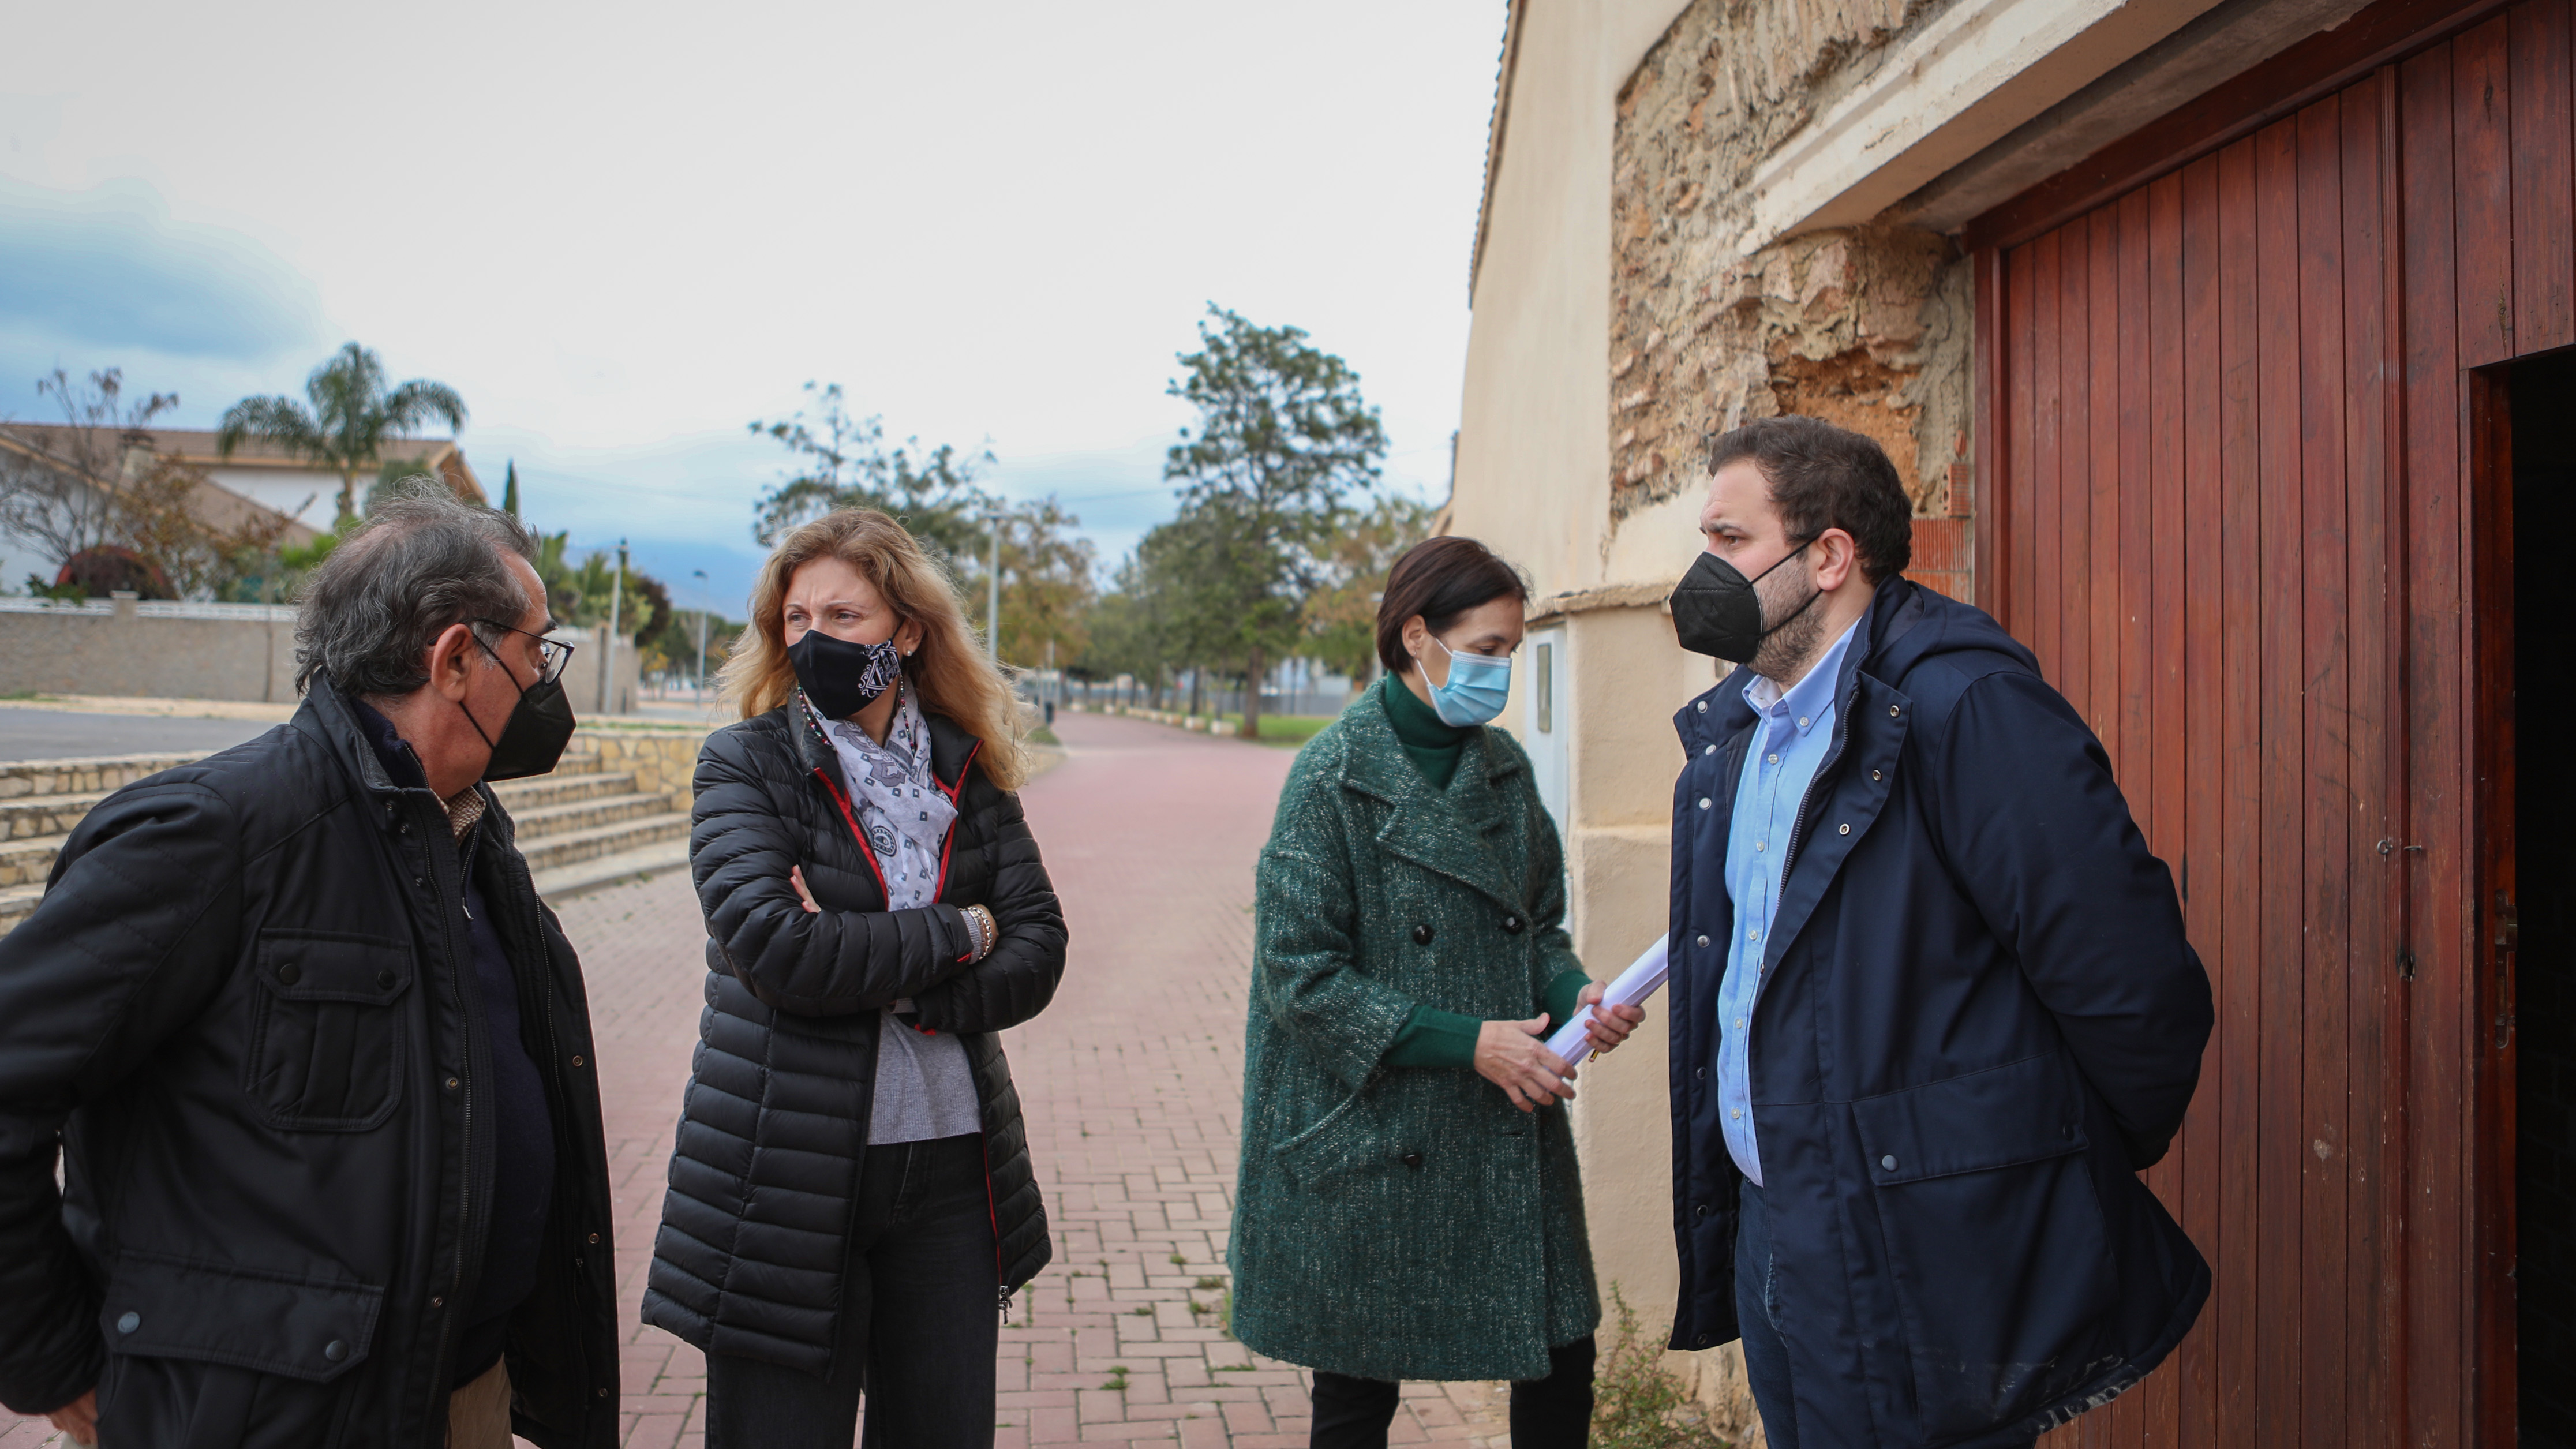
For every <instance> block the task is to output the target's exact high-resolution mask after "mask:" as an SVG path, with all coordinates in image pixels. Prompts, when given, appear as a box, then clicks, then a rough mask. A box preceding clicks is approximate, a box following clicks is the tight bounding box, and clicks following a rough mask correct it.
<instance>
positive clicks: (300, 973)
mask: <svg viewBox="0 0 2576 1449" xmlns="http://www.w3.org/2000/svg"><path fill="white" fill-rule="evenodd" d="M303 979H304V969H303V968H302V967H300V966H297V965H296V964H295V963H294V962H292V961H289V962H287V963H285V964H284V965H281V966H279V967H278V968H277V984H278V985H280V986H292V985H294V984H295V983H296V982H298V981H301V980H303Z"/></svg>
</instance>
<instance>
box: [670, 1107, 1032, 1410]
mask: <svg viewBox="0 0 2576 1449" xmlns="http://www.w3.org/2000/svg"><path fill="white" fill-rule="evenodd" d="M856 1216H857V1224H856V1231H855V1232H853V1233H852V1234H851V1237H850V1264H849V1268H848V1276H847V1278H846V1279H844V1281H843V1284H842V1289H841V1314H840V1321H839V1323H838V1324H837V1325H836V1329H835V1332H836V1334H837V1340H836V1342H835V1343H834V1346H833V1349H832V1374H831V1377H830V1378H829V1379H818V1378H816V1377H814V1376H813V1375H811V1374H808V1373H803V1372H800V1371H798V1370H796V1369H792V1368H786V1367H783V1366H781V1365H778V1364H774V1363H769V1362H767V1361H765V1360H762V1359H755V1358H743V1357H740V1356H738V1355H735V1354H723V1353H711V1354H708V1355H707V1449H807V1446H812V1449H825V1446H828V1449H849V1445H850V1436H851V1433H852V1431H853V1430H855V1429H856V1428H857V1427H858V1418H859V1395H860V1391H861V1389H862V1388H865V1387H868V1386H871V1385H872V1386H874V1390H875V1391H874V1392H872V1393H870V1394H868V1395H867V1404H868V1423H867V1435H866V1437H865V1438H863V1439H861V1440H860V1441H859V1442H860V1443H861V1444H862V1445H865V1446H867V1449H881V1446H883V1449H890V1446H895V1445H900V1446H902V1449H990V1446H991V1445H992V1442H993V1353H994V1349H995V1346H996V1344H997V1343H998V1342H999V1340H1000V1338H1001V1307H1000V1302H999V1296H998V1295H999V1293H1000V1286H1001V1285H1000V1284H999V1283H998V1282H997V1281H996V1280H995V1278H994V1266H993V1215H992V1204H991V1202H990V1201H989V1200H988V1198H987V1195H986V1192H985V1187H984V1139H983V1138H982V1137H981V1136H965V1137H943V1138H941V1139H939V1140H938V1141H936V1142H898V1143H890V1144H888V1145H886V1146H883V1147H871V1148H869V1149H868V1155H867V1160H866V1163H865V1164H864V1165H863V1166H862V1167H861V1168H860V1171H859V1202H858V1211H857V1214H856Z"/></svg>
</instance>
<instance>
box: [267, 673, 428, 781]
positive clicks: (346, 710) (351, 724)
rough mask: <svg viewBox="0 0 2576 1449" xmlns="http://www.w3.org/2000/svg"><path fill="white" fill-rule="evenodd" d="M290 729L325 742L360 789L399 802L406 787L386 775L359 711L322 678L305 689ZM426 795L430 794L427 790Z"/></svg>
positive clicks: (322, 742) (317, 676) (314, 678)
mask: <svg viewBox="0 0 2576 1449" xmlns="http://www.w3.org/2000/svg"><path fill="white" fill-rule="evenodd" d="M289 725H290V727H292V728H294V729H296V730H298V731H300V732H302V733H304V734H306V735H309V736H311V737H312V738H314V739H316V740H318V741H320V742H321V744H322V747H323V748H324V749H326V750H329V751H330V752H331V755H332V757H333V758H335V759H337V760H338V761H339V762H340V768H341V769H343V770H345V771H347V772H348V775H349V778H351V779H353V780H355V781H357V782H358V788H359V789H361V790H364V791H366V792H367V793H368V794H369V795H372V796H375V797H377V798H378V799H390V798H397V797H399V796H400V795H401V794H402V793H403V789H404V787H403V786H402V785H401V784H399V783H397V782H396V781H395V780H394V778H393V776H392V775H390V774H388V773H386V770H385V762H384V761H383V760H381V759H379V758H378V757H377V755H376V747H375V744H374V743H373V742H372V741H370V740H369V739H368V738H367V731H366V728H365V727H364V726H362V725H361V724H359V723H358V714H357V711H356V710H355V709H354V708H352V707H351V705H350V702H349V700H348V698H347V697H346V696H344V695H342V694H341V693H340V691H339V690H338V689H337V688H335V687H334V686H333V685H332V683H331V681H330V680H329V679H327V678H324V677H323V676H322V675H320V674H316V675H314V676H313V678H312V680H311V682H310V683H308V684H307V685H306V686H305V690H304V703H303V704H301V705H299V706H297V708H296V711H295V717H294V719H292V720H291V721H289ZM421 793H422V794H424V795H425V794H427V793H429V792H428V790H427V788H426V787H424V788H423V789H422V791H421Z"/></svg>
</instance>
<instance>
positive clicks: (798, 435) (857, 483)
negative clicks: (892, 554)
mask: <svg viewBox="0 0 2576 1449" xmlns="http://www.w3.org/2000/svg"><path fill="white" fill-rule="evenodd" d="M805 403H806V405H805V407H801V408H798V409H797V410H796V412H795V413H794V414H793V415H791V416H789V417H785V418H781V419H778V420H776V421H772V422H754V423H752V424H751V425H750V428H751V431H752V432H753V433H754V434H756V435H758V436H761V437H766V438H769V439H771V440H773V441H775V442H777V443H778V444H780V445H781V446H783V447H785V448H786V449H787V451H788V452H789V453H791V454H793V455H794V456H795V459H796V462H795V466H794V467H793V469H792V470H791V471H790V472H789V473H788V474H787V475H786V476H784V477H782V478H781V479H780V480H779V482H778V485H777V486H776V487H774V488H772V489H770V490H769V491H768V492H767V493H764V494H762V495H761V498H760V503H759V510H760V511H759V514H758V518H757V520H756V523H755V525H754V528H753V533H754V536H756V537H757V538H758V539H759V540H760V541H761V543H762V544H763V545H769V544H775V543H776V542H778V539H779V536H780V535H782V534H784V533H787V532H788V531H789V530H791V529H793V528H795V527H796V526H797V525H799V524H802V523H808V522H811V521H812V520H814V519H817V518H820V517H822V516H823V515H824V514H826V513H830V512H832V511H833V510H834V509H839V508H874V509H877V510H878V511H880V512H882V513H885V514H887V515H888V516H890V517H892V518H893V519H894V520H895V521H896V522H898V523H900V524H902V525H903V526H904V527H905V528H907V529H909V530H911V532H912V536H913V537H915V538H917V539H920V540H921V542H922V543H923V545H924V546H926V547H927V548H929V550H930V551H931V552H932V553H933V554H936V555H938V556H940V557H941V558H943V559H945V560H947V561H948V563H949V565H950V567H951V568H952V569H955V570H956V571H958V572H959V573H961V574H962V573H964V572H966V571H967V569H968V568H969V567H971V561H972V560H974V559H976V558H979V557H981V556H982V552H983V550H984V548H985V546H986V545H987V544H988V543H989V542H990V540H991V537H992V535H991V534H990V532H988V530H987V525H986V523H985V521H984V515H985V513H986V511H987V510H988V509H990V508H991V507H992V506H993V503H994V500H993V498H992V496H991V495H990V494H987V493H986V492H984V490H982V489H981V488H978V487H977V486H975V480H976V478H977V477H978V476H979V475H981V473H982V472H983V470H984V469H985V468H987V467H990V466H991V465H992V462H993V454H992V451H991V450H990V449H984V448H979V449H977V450H975V451H974V452H972V453H966V452H960V451H959V450H958V449H956V448H954V447H952V446H950V445H948V444H946V443H942V444H940V445H939V446H938V447H936V448H931V449H928V450H924V449H923V448H922V446H921V440H920V439H919V438H909V439H906V440H905V441H904V443H903V444H902V445H901V446H900V447H896V448H892V449H889V448H887V447H886V446H885V424H884V421H883V419H881V418H877V417H865V418H853V417H851V416H850V413H849V407H848V403H847V400H846V399H845V398H844V397H843V395H842V392H841V385H840V384H839V383H837V382H835V383H828V384H818V383H813V382H808V383H806V384H805ZM809 410H810V415H809Z"/></svg>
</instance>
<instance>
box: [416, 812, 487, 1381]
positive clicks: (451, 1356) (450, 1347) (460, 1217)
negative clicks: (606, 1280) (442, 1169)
mask: <svg viewBox="0 0 2576 1449" xmlns="http://www.w3.org/2000/svg"><path fill="white" fill-rule="evenodd" d="M439 823H441V824H445V823H446V822H445V821H444V819H442V820H441V821H440V822H439ZM422 839H423V842H424V843H423V845H422V847H421V860H422V863H423V866H424V868H425V869H426V870H427V871H428V879H429V883H430V889H431V894H432V897H433V898H435V897H436V896H437V895H438V888H439V868H438V861H437V859H436V849H437V848H436V843H435V840H434V838H433V837H430V836H427V835H424V836H423V837H422ZM459 869H460V870H461V869H462V865H461V863H460V866H459ZM461 880H462V877H461V876H460V888H459V889H458V891H457V893H456V897H457V901H458V904H459V907H460V909H461V908H462V905H463V902H464V899H465V892H464V890H463V889H462V886H461ZM437 915H438V919H440V920H441V921H442V922H444V923H445V924H444V925H443V926H442V928H441V930H440V933H439V942H440V944H441V945H442V946H443V947H445V948H446V950H447V965H448V970H447V985H448V994H449V995H450V997H451V998H453V999H454V1001H455V1003H456V1011H457V1019H458V1021H459V1022H460V1023H461V1024H462V1025H463V1027H464V1031H465V1040H464V1042H463V1046H464V1048H465V1050H464V1052H463V1056H464V1058H465V1060H464V1061H463V1062H462V1063H460V1064H459V1065H458V1067H457V1069H456V1074H457V1079H458V1081H459V1083H460V1086H459V1089H458V1096H459V1099H460V1100H459V1105H458V1109H457V1123H458V1135H459V1137H460V1138H461V1147H462V1152H463V1158H464V1160H463V1163H462V1170H461V1171H459V1172H458V1174H457V1179H458V1189H457V1199H456V1271H455V1273H454V1274H453V1275H452V1276H451V1277H450V1279H449V1281H448V1287H447V1310H448V1311H447V1313H446V1315H445V1318H444V1320H443V1322H442V1323H441V1325H440V1328H439V1351H438V1356H437V1358H436V1359H434V1360H432V1366H433V1367H435V1366H437V1365H439V1364H446V1365H449V1366H450V1368H449V1372H450V1373H452V1372H453V1371H454V1370H453V1365H454V1363H455V1359H456V1348H457V1345H458V1344H459V1343H461V1342H462V1341H463V1340H464V1335H465V1328H466V1323H465V1318H466V1315H467V1314H468V1313H470V1312H472V1311H473V1308H472V1305H471V1304H469V1303H467V1302H466V1299H465V1258H466V1254H467V1252H468V1250H469V1247H470V1245H471V1244H472V1242H473V1240H474V1236H473V1231H472V1229H473V1222H474V1027H475V1024H476V1022H477V1021H478V1020H479V1017H478V1016H477V1015H476V1013H475V1009H474V1008H473V1007H472V1006H471V1005H469V1004H468V1003H467V1001H466V999H465V988H464V981H463V978H462V976H461V975H460V974H459V972H458V970H457V966H458V962H457V955H456V951H455V947H454V942H455V930H456V923H455V921H454V920H453V919H451V918H449V917H448V915H447V911H446V907H445V905H444V903H441V904H440V905H439V907H438V912H437ZM469 969H470V968H469ZM447 1376H448V1375H447V1374H437V1375H433V1376H432V1378H431V1381H430V1400H429V1403H430V1411H431V1412H432V1413H437V1412H439V1407H440V1400H441V1399H442V1398H444V1397H445V1396H446V1392H447V1391H443V1390H441V1389H440V1388H439V1387H438V1380H439V1379H442V1378H445V1377H447Z"/></svg>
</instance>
